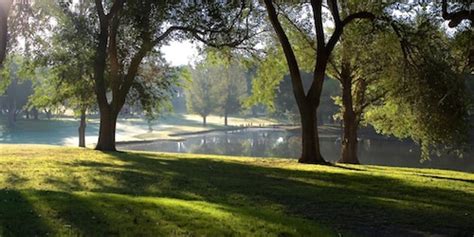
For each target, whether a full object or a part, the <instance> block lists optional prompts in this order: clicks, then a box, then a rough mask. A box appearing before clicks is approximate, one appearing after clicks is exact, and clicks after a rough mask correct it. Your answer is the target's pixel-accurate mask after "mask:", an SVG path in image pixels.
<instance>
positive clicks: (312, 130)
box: [264, 0, 375, 163]
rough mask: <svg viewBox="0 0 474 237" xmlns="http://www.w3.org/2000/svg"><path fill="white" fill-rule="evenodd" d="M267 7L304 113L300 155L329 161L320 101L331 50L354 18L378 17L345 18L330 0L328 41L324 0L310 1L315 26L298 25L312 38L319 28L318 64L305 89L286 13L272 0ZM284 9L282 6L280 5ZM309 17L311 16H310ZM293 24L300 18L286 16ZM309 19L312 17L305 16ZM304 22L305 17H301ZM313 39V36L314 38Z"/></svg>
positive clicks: (310, 160) (368, 16)
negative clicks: (321, 138)
mask: <svg viewBox="0 0 474 237" xmlns="http://www.w3.org/2000/svg"><path fill="white" fill-rule="evenodd" d="M264 3H265V7H266V10H267V13H268V18H269V20H270V23H271V25H272V27H273V29H274V31H275V33H276V35H277V37H278V40H279V42H280V44H281V47H282V49H283V52H284V55H285V58H286V61H287V66H288V69H289V71H290V76H291V79H292V87H293V92H294V96H295V99H296V102H297V104H298V109H299V111H300V116H301V125H302V133H303V134H302V138H303V140H302V146H303V149H302V154H301V157H300V159H299V162H301V163H326V162H325V160H324V158H323V157H322V156H321V153H320V148H319V136H318V129H317V116H316V115H317V109H318V107H319V104H320V96H321V91H322V87H323V82H324V78H325V73H326V68H327V65H328V61H329V58H330V56H331V53H332V51H333V49H334V47H335V45H336V43H337V42H338V41H339V39H340V37H341V35H342V33H343V31H344V28H346V26H347V25H349V24H350V23H351V22H352V21H354V20H356V19H375V15H374V14H373V13H371V12H368V11H365V10H361V11H357V12H355V13H352V14H347V15H346V17H345V18H344V19H341V17H340V12H339V3H338V2H337V1H335V0H329V1H328V2H327V3H328V8H329V11H330V13H331V15H332V18H333V22H334V25H335V27H334V32H333V33H332V34H331V36H330V37H329V39H328V40H327V41H326V36H327V35H326V33H325V32H324V28H323V12H322V7H323V3H322V1H316V0H311V1H310V10H311V13H312V14H311V15H312V24H310V26H311V25H312V26H314V29H311V27H308V24H306V25H305V27H300V28H298V29H299V30H300V31H302V32H305V33H304V34H305V35H306V36H307V38H308V39H310V38H311V36H312V35H313V34H312V33H311V32H313V30H314V32H315V37H316V40H315V42H316V44H315V50H316V55H315V64H314V67H313V82H312V84H311V86H310V88H309V90H308V92H307V93H305V90H304V87H303V83H302V80H301V73H300V66H299V64H298V60H297V58H296V55H295V52H294V49H293V47H292V44H291V42H290V39H289V38H288V35H287V33H286V32H285V30H284V28H283V26H282V23H281V20H280V19H279V17H278V16H279V14H280V15H285V14H284V13H282V12H281V11H279V12H277V10H276V8H275V5H274V3H273V2H272V0H265V1H264ZM279 9H281V8H279ZM302 11H303V9H302V8H301V7H300V8H298V11H297V12H299V14H300V13H301V12H302ZM308 18H309V17H308ZM286 19H287V20H288V21H289V22H291V23H293V25H297V24H296V23H297V22H296V21H294V20H293V21H292V20H291V19H290V18H286ZM305 20H306V21H307V20H309V19H305ZM299 22H301V20H300V21H299ZM311 40H312V39H311Z"/></svg>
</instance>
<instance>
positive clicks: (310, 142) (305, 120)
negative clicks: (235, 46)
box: [298, 105, 326, 164]
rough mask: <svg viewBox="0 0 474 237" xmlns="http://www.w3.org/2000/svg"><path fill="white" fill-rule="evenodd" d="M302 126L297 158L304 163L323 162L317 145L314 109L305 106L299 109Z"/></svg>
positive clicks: (317, 137)
mask: <svg viewBox="0 0 474 237" xmlns="http://www.w3.org/2000/svg"><path fill="white" fill-rule="evenodd" d="M300 115H301V128H302V133H303V134H302V153H301V157H300V159H299V160H298V162H300V163H305V164H325V163H326V161H325V160H324V159H323V157H322V155H321V151H320V147H319V136H318V125H317V116H316V109H314V107H313V106H311V105H309V106H305V108H304V109H302V110H300Z"/></svg>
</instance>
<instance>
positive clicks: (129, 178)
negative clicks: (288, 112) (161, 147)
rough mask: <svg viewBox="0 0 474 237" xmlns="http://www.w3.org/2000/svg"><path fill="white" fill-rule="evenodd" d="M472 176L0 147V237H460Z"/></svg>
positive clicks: (469, 228)
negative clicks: (437, 236) (436, 236)
mask: <svg viewBox="0 0 474 237" xmlns="http://www.w3.org/2000/svg"><path fill="white" fill-rule="evenodd" d="M473 233H474V174H469V173H463V172H454V171H443V170H430V169H410V168H393V167H391V168H390V167H380V166H353V165H337V166H318V165H301V164H298V163H296V161H295V160H289V159H268V158H266V159H258V158H233V157H221V156H208V155H192V154H162V153H131V152H124V153H117V152H116V153H103V152H99V151H94V150H89V149H79V148H65V147H54V146H39V145H0V236H46V235H50V236H341V235H342V236H429V235H435V234H437V235H439V236H469V237H471V236H472V234H473Z"/></svg>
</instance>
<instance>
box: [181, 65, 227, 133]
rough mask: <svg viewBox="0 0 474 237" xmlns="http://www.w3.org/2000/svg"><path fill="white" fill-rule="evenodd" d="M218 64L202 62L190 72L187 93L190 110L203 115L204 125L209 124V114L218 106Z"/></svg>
mask: <svg viewBox="0 0 474 237" xmlns="http://www.w3.org/2000/svg"><path fill="white" fill-rule="evenodd" d="M217 74H218V66H215V65H214V66H213V65H209V64H207V63H205V62H201V63H199V64H198V65H196V67H195V68H194V69H191V72H190V80H189V81H190V84H189V85H188V88H187V93H186V104H187V107H188V110H189V111H191V112H194V113H197V114H199V115H201V117H202V123H203V126H207V120H206V118H207V116H208V115H209V114H211V113H212V112H214V111H215V110H216V109H217V106H218V99H217V98H218V93H221V91H218V87H217V83H218V80H219V78H217V77H216V75H217Z"/></svg>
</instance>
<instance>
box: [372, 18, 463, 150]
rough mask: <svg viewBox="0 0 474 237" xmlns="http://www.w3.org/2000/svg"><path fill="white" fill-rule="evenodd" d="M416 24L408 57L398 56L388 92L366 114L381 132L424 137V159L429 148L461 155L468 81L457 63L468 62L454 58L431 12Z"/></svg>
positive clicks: (390, 76)
mask: <svg viewBox="0 0 474 237" xmlns="http://www.w3.org/2000/svg"><path fill="white" fill-rule="evenodd" d="M411 24H413V27H411V28H408V29H410V30H411V31H412V32H410V33H409V34H408V35H407V36H409V37H410V39H409V42H410V44H411V45H410V51H409V54H408V58H407V59H406V60H408V61H404V60H405V59H404V58H403V57H401V56H400V57H398V58H394V61H393V62H394V63H393V65H395V66H394V67H393V68H392V69H391V75H389V76H388V77H387V79H386V80H385V85H384V86H385V87H386V88H387V90H388V91H389V92H388V94H387V97H386V99H385V101H384V103H383V105H382V106H381V107H377V108H373V110H371V111H369V112H368V113H367V117H368V120H370V123H371V124H373V125H374V126H375V128H376V129H377V130H379V131H380V132H383V133H385V134H393V135H395V136H397V137H400V138H405V137H409V138H411V139H413V140H415V141H417V142H419V143H420V144H421V146H422V158H423V159H429V155H430V150H434V151H437V152H441V151H448V152H449V151H455V152H457V153H458V154H459V155H461V154H460V153H459V152H461V151H462V149H463V148H465V146H466V145H467V142H468V131H469V123H468V116H467V102H468V99H467V94H466V90H465V81H464V76H463V72H462V71H459V70H458V68H460V67H459V66H458V65H457V64H458V63H464V62H460V61H459V60H456V59H455V58H454V57H453V53H452V51H451V49H450V47H449V39H448V38H447V37H446V35H444V32H442V31H440V29H439V27H438V25H437V24H435V23H434V21H433V20H432V19H431V18H430V17H428V16H427V15H419V16H418V17H417V18H416V19H415V21H414V22H411ZM405 27H410V23H408V24H407V25H406V26H405ZM427 39H429V40H427ZM403 62H406V63H403Z"/></svg>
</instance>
